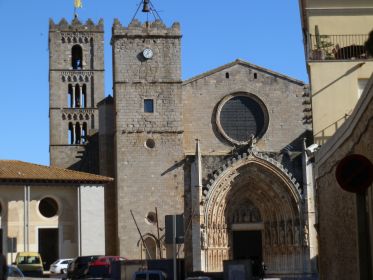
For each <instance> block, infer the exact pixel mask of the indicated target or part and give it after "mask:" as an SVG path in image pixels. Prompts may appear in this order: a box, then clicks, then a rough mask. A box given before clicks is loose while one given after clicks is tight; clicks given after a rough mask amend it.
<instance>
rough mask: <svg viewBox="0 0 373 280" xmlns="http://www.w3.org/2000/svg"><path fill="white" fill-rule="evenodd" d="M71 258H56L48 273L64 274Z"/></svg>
mask: <svg viewBox="0 0 373 280" xmlns="http://www.w3.org/2000/svg"><path fill="white" fill-rule="evenodd" d="M72 260H73V259H58V260H56V261H55V262H54V263H52V264H51V266H50V268H49V271H50V273H56V274H65V273H66V272H67V267H68V265H69V263H70V262H72Z"/></svg>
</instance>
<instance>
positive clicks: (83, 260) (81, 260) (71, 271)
mask: <svg viewBox="0 0 373 280" xmlns="http://www.w3.org/2000/svg"><path fill="white" fill-rule="evenodd" d="M100 257H102V256H100V255H98V256H82V257H77V258H75V259H74V260H73V261H72V262H71V263H70V264H69V265H68V267H67V275H66V277H67V278H68V279H79V278H84V277H85V276H86V274H87V271H88V270H87V269H88V264H89V263H90V262H92V261H94V260H97V259H98V258H100Z"/></svg>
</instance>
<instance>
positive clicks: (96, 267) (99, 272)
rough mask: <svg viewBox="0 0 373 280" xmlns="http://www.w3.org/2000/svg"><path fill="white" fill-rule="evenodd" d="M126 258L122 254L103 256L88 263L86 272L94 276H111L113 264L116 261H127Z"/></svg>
mask: <svg viewBox="0 0 373 280" xmlns="http://www.w3.org/2000/svg"><path fill="white" fill-rule="evenodd" d="M125 260H126V258H123V257H120V256H102V257H99V258H98V259H96V260H93V261H91V262H90V263H89V264H88V268H87V272H86V273H85V274H87V275H89V277H93V278H106V277H110V276H111V264H112V262H114V261H125Z"/></svg>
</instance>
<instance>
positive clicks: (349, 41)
mask: <svg viewBox="0 0 373 280" xmlns="http://www.w3.org/2000/svg"><path fill="white" fill-rule="evenodd" d="M367 40H368V35H365V34H364V35H311V34H309V35H308V48H307V56H308V59H309V60H352V59H368V58H372V57H371V56H369V54H368V52H367V49H366V48H365V46H364V45H365V42H366V41H367Z"/></svg>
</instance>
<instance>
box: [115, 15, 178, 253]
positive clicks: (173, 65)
mask: <svg viewBox="0 0 373 280" xmlns="http://www.w3.org/2000/svg"><path fill="white" fill-rule="evenodd" d="M112 32H113V34H112V48H113V79H114V81H113V85H114V106H115V112H116V123H115V125H116V130H115V154H116V164H115V165H116V166H115V171H116V179H117V180H116V184H117V191H118V201H117V203H118V236H119V250H120V252H119V253H120V255H122V256H126V257H129V258H131V259H136V258H137V259H139V258H141V257H144V256H141V255H140V254H141V250H139V246H140V245H139V244H141V241H140V236H139V234H138V231H137V229H136V226H135V224H134V221H133V219H132V217H131V212H130V211H131V210H132V211H133V214H134V217H135V219H136V220H137V223H138V225H139V228H141V231H142V235H143V236H144V238H145V243H146V244H147V247H148V250H147V251H145V250H144V254H148V255H150V257H153V256H152V254H162V253H163V257H166V255H165V254H168V251H167V248H163V249H162V248H161V250H159V247H157V246H158V245H157V244H158V240H157V238H158V237H157V226H156V219H154V217H155V216H154V214H155V212H156V210H155V209H157V212H158V217H159V219H158V220H159V224H160V227H164V216H165V215H171V214H180V213H182V212H183V207H184V206H183V205H184V198H183V194H184V171H183V162H184V161H183V159H184V152H183V122H182V95H181V84H182V81H181V67H180V41H181V34H180V26H179V24H178V23H174V24H173V25H172V26H171V27H166V26H165V24H164V23H163V22H162V21H161V20H155V21H153V22H145V23H141V22H140V21H138V20H137V19H134V20H133V21H132V22H131V23H130V24H129V26H128V27H124V26H122V25H121V23H120V22H119V21H118V20H115V22H114V25H113V29H112ZM139 241H140V242H139ZM141 246H142V245H141ZM166 247H167V246H166ZM149 248H156V250H149Z"/></svg>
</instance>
